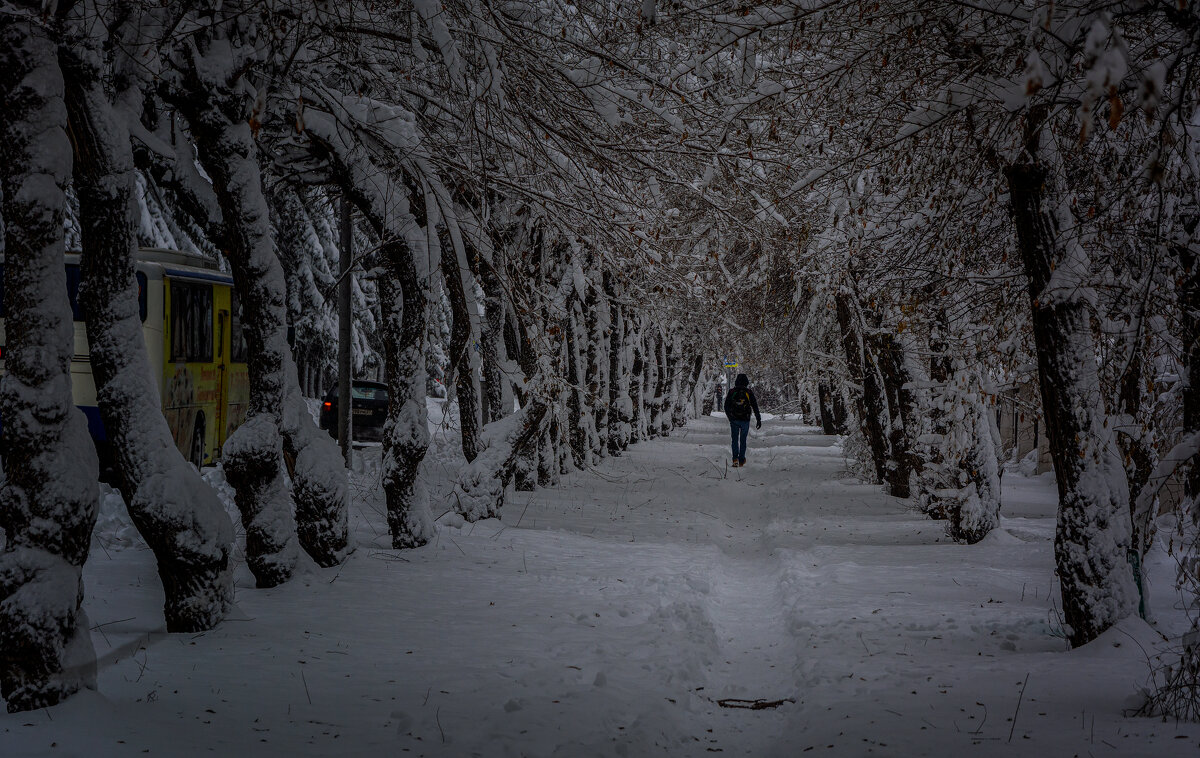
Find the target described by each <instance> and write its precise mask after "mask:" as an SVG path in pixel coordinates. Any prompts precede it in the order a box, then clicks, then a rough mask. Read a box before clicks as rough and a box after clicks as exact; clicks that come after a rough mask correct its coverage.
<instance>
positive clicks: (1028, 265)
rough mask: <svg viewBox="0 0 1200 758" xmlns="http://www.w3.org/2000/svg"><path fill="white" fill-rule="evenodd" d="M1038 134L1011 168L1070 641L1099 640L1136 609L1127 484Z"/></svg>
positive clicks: (1076, 264)
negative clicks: (1054, 489) (1051, 472)
mask: <svg viewBox="0 0 1200 758" xmlns="http://www.w3.org/2000/svg"><path fill="white" fill-rule="evenodd" d="M1036 150H1037V147H1036V136H1035V137H1033V139H1031V140H1030V147H1029V148H1028V150H1027V153H1026V154H1025V155H1024V156H1023V157H1022V159H1021V160H1020V161H1019V162H1017V163H1014V164H1012V165H1010V166H1009V167H1008V168H1007V169H1006V174H1007V179H1008V187H1009V194H1010V198H1011V202H1012V212H1013V219H1014V222H1015V224H1016V231H1017V240H1018V247H1019V249H1020V254H1021V260H1022V262H1023V264H1024V269H1025V274H1026V276H1027V277H1028V280H1029V300H1030V305H1031V308H1032V323H1033V334H1034V341H1035V344H1036V345H1037V353H1038V378H1039V380H1040V384H1041V390H1042V407H1043V409H1044V412H1045V419H1046V433H1047V436H1048V437H1049V441H1050V452H1051V455H1052V456H1053V458H1054V471H1055V478H1056V480H1057V482H1058V496H1059V507H1058V526H1057V529H1056V533H1055V540H1054V548H1055V549H1054V553H1055V562H1056V564H1057V567H1058V577H1059V580H1060V581H1061V584H1062V603H1063V616H1064V620H1065V621H1066V623H1067V625H1068V626H1069V639H1070V641H1071V644H1072V645H1074V646H1076V647H1078V646H1080V645H1083V644H1085V643H1087V642H1090V641H1091V640H1093V639H1095V638H1096V637H1097V636H1098V635H1099V634H1100V633H1102V632H1103V631H1104V630H1106V629H1108V628H1109V627H1110V626H1112V625H1113V624H1115V623H1116V622H1117V621H1119V620H1120V619H1121V618H1123V617H1125V616H1128V615H1130V614H1131V613H1134V612H1136V610H1137V602H1138V594H1137V588H1136V586H1134V582H1133V576H1132V572H1131V571H1130V567H1129V564H1128V563H1127V562H1126V554H1127V552H1128V551H1129V547H1130V522H1129V489H1128V484H1127V483H1126V480H1125V471H1124V467H1123V466H1122V463H1121V460H1120V457H1119V455H1118V453H1117V450H1118V448H1117V446H1116V445H1115V441H1114V440H1113V439H1112V429H1111V428H1110V427H1109V425H1108V423H1107V419H1106V418H1105V414H1104V409H1103V407H1098V406H1099V405H1100V401H1099V400H1098V398H1099V397H1100V396H1101V394H1100V379H1099V376H1098V372H1097V367H1096V353H1095V347H1094V341H1093V336H1092V329H1091V321H1090V314H1089V312H1088V306H1087V303H1086V301H1085V300H1084V298H1083V297H1082V295H1081V294H1080V288H1081V285H1082V284H1083V283H1082V282H1080V281H1076V280H1073V277H1072V272H1074V275H1075V277H1077V276H1079V275H1081V274H1082V273H1083V271H1084V270H1086V264H1085V263H1084V262H1083V261H1082V260H1080V259H1081V258H1082V256H1083V252H1082V250H1078V249H1074V247H1073V246H1074V245H1077V244H1078V243H1077V242H1072V241H1069V240H1067V239H1064V238H1063V237H1061V236H1060V230H1059V228H1058V222H1057V220H1056V218H1055V216H1054V215H1053V212H1052V210H1051V208H1050V207H1049V204H1050V202H1051V199H1052V198H1053V197H1054V193H1053V189H1051V188H1050V187H1049V184H1050V183H1051V182H1053V181H1054V178H1053V176H1051V174H1050V172H1048V171H1047V170H1046V168H1045V167H1044V166H1042V165H1041V164H1040V163H1038V162H1037V160H1036V158H1034V156H1035V155H1036Z"/></svg>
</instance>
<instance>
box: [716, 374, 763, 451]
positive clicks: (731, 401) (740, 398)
mask: <svg viewBox="0 0 1200 758" xmlns="http://www.w3.org/2000/svg"><path fill="white" fill-rule="evenodd" d="M751 411H753V412H754V418H755V420H756V421H757V422H758V423H757V424H756V425H755V427H754V428H755V429H762V416H761V415H760V414H759V412H758V400H757V399H755V397H754V392H753V391H752V390H751V389H750V380H749V379H748V378H747V377H746V375H745V374H738V375H737V380H736V381H734V383H733V389H731V390H729V394H728V395H726V396H725V417H726V418H728V419H729V435H730V437H732V438H733V465H734V466H735V467H736V466H745V465H746V436H747V435H749V434H750V413H751Z"/></svg>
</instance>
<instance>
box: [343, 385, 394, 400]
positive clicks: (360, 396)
mask: <svg viewBox="0 0 1200 758" xmlns="http://www.w3.org/2000/svg"><path fill="white" fill-rule="evenodd" d="M350 394H351V395H352V396H353V397H354V399H356V400H387V390H386V389H384V388H383V387H353V388H351V390H350Z"/></svg>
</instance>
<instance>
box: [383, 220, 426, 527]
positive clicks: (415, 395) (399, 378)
mask: <svg viewBox="0 0 1200 758" xmlns="http://www.w3.org/2000/svg"><path fill="white" fill-rule="evenodd" d="M414 205H415V203H414ZM421 215H424V214H421ZM423 221H424V219H423V218H422V219H419V220H418V225H421V222H423ZM380 253H381V258H382V259H383V262H384V268H385V270H386V273H385V275H384V276H383V277H382V278H381V282H380V283H381V285H382V290H383V291H382V295H383V297H382V304H383V309H384V324H383V329H384V332H383V343H384V361H385V366H386V369H387V377H388V419H387V424H386V426H385V427H384V434H383V448H384V449H383V455H384V459H385V465H384V467H383V491H384V494H385V497H386V500H387V513H388V528H389V530H390V531H391V534H392V547H394V548H410V547H418V546H420V545H424V544H425V543H426V542H428V541H429V539H430V537H432V536H433V520H432V518H431V517H430V514H429V495H428V494H427V493H426V491H425V489H424V487H423V486H422V485H421V482H420V479H419V478H418V469H419V468H420V465H421V461H422V460H424V458H425V453H426V451H428V450H429V427H428V425H427V423H426V417H427V414H428V411H427V410H426V407H425V345H424V339H423V338H424V335H425V334H426V321H427V320H428V310H429V308H428V304H427V299H426V297H425V287H424V286H423V284H422V282H421V280H420V275H419V273H418V271H417V267H416V264H415V262H414V260H413V251H412V250H411V249H409V247H408V246H407V245H405V244H404V243H403V241H401V240H397V239H389V240H386V241H385V242H384V243H383V245H382V247H381V250H380Z"/></svg>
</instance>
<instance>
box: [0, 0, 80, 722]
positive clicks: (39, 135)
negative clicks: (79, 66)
mask: <svg viewBox="0 0 1200 758" xmlns="http://www.w3.org/2000/svg"><path fill="white" fill-rule="evenodd" d="M0 97H2V98H3V103H4V106H3V107H2V108H0V166H2V167H3V168H2V169H0V193H2V197H0V217H3V219H4V256H5V268H6V269H7V271H8V272H9V275H8V276H7V277H5V282H4V311H5V315H6V319H5V324H4V328H5V345H4V362H5V365H4V369H5V375H4V378H3V381H0V403H2V404H3V408H4V435H3V437H2V438H0V454H3V459H4V475H5V479H4V482H3V484H2V485H0V530H2V531H3V532H4V534H5V535H6V539H5V542H4V549H3V552H0V694H3V696H4V699H5V701H6V703H7V708H8V710H9V712H11V713H15V712H17V711H27V710H33V709H36V708H44V707H47V706H51V705H54V704H56V703H58V702H60V701H62V700H63V699H64V698H67V697H69V696H70V695H71V694H72V693H74V692H76V691H77V690H79V689H80V688H81V687H94V686H95V652H94V650H93V649H92V642H91V636H90V632H89V631H88V627H89V624H88V621H87V616H86V614H85V613H84V612H83V609H82V608H81V602H82V600H83V578H82V568H83V563H84V561H85V560H87V555H88V546H89V544H90V541H91V536H92V528H93V527H94V526H95V524H96V503H97V499H98V498H99V491H98V489H97V486H96V480H97V477H98V476H99V463H98V461H97V459H96V451H95V448H94V447H93V446H92V441H91V439H90V438H89V436H88V432H87V422H86V421H85V420H84V418H83V414H82V413H80V412H79V411H78V410H76V409H75V404H74V402H73V401H72V399H71V373H70V371H71V357H72V356H73V354H74V344H73V330H72V324H71V310H70V307H69V306H68V305H67V299H66V297H65V293H66V274H65V268H64V264H63V253H64V245H63V219H64V216H65V213H66V196H65V188H66V186H67V183H68V182H69V181H70V178H71V145H70V142H68V140H67V134H66V128H67V112H66V107H65V105H64V102H63V101H64V98H63V80H62V74H61V72H60V71H59V67H58V60H57V58H56V50H55V44H54V42H53V41H52V40H51V39H50V37H49V35H48V34H47V33H46V31H45V29H44V28H43V27H42V26H41V24H39V23H37V21H35V20H31V19H30V18H27V17H25V18H23V17H22V16H21V15H20V13H19V12H18V11H14V10H11V9H9V10H8V11H7V12H5V13H3V14H0Z"/></svg>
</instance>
